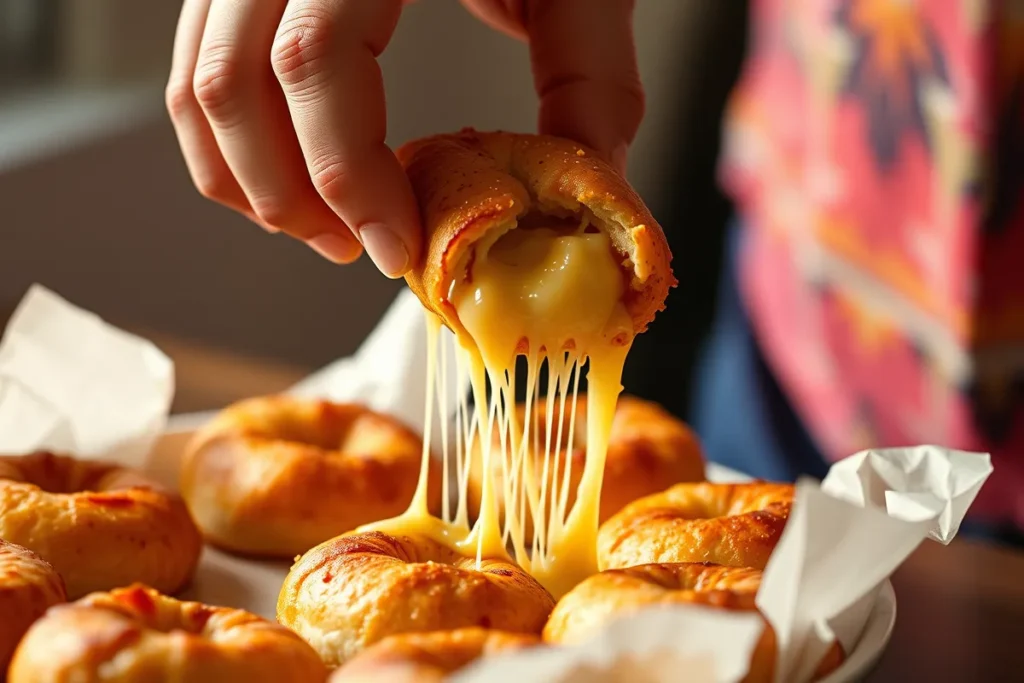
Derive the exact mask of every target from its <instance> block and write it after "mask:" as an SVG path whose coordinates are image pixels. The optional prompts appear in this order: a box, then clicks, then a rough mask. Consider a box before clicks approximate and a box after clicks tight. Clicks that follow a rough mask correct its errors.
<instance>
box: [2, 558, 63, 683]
mask: <svg viewBox="0 0 1024 683" xmlns="http://www.w3.org/2000/svg"><path fill="white" fill-rule="evenodd" d="M65 600H67V595H66V594H65V592H64V581H63V580H62V579H61V578H60V575H59V574H58V573H57V572H56V571H54V569H53V567H51V566H50V563H49V562H47V561H46V560H44V559H43V558H41V557H39V556H38V555H36V554H35V553H34V552H32V551H31V550H29V549H27V548H22V547H21V546H20V545H14V544H13V543H7V542H6V541H0V680H2V679H3V673H4V672H5V671H7V665H8V664H9V663H10V661H11V655H13V654H14V648H15V647H16V646H17V645H18V642H19V641H20V640H21V637H22V636H24V635H25V631H27V630H28V627H29V626H31V625H32V623H33V622H34V621H35V620H36V619H38V618H39V617H41V616H43V613H44V612H46V610H47V608H48V607H51V606H53V605H56V604H59V603H62V602H64V601H65Z"/></svg>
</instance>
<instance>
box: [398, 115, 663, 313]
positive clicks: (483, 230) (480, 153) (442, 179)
mask: <svg viewBox="0 0 1024 683" xmlns="http://www.w3.org/2000/svg"><path fill="white" fill-rule="evenodd" d="M398 158H399V160H400V161H401V162H402V165H403V166H404V167H405V170H406V173H407V174H408V176H409V180H410V181H411V182H412V187H413V191H414V192H415V194H416V198H417V200H418V202H419V206H420V213H421V215H422V216H423V221H424V226H425V229H426V248H425V250H424V254H423V256H422V257H421V259H420V262H419V263H418V264H416V266H415V267H414V268H413V269H412V270H411V271H410V272H409V274H408V275H406V278H405V279H406V282H407V283H408V284H409V288H410V289H412V291H413V292H415V293H416V295H417V296H418V297H419V299H420V301H421V302H423V305H424V306H425V307H426V308H427V309H429V310H431V311H433V312H434V313H437V314H438V315H439V316H440V318H441V319H442V320H443V321H444V322H445V324H446V325H448V326H449V327H450V328H452V329H453V330H455V331H457V332H462V326H461V324H460V323H459V321H458V316H457V315H456V312H455V309H454V307H453V306H452V304H451V303H450V302H449V301H448V286H449V284H450V283H451V282H452V280H453V278H454V277H456V276H458V275H461V273H459V269H461V268H464V267H465V262H466V260H467V258H468V257H469V254H470V251H471V247H473V246H475V245H477V244H478V243H486V244H489V243H492V242H493V240H495V239H497V238H498V237H499V236H500V235H502V234H503V233H505V232H507V231H508V230H511V229H513V228H514V227H516V224H517V221H518V220H519V219H521V218H523V217H524V216H526V215H527V214H528V213H529V212H531V211H539V212H541V213H543V214H546V215H550V216H557V217H568V216H573V215H579V214H580V213H581V212H583V211H586V212H587V213H588V214H589V215H590V216H592V217H593V218H594V219H595V223H594V224H595V225H597V226H598V227H599V228H601V229H602V230H604V231H605V232H606V233H607V234H608V236H609V237H610V239H611V242H612V245H613V247H614V248H615V250H616V252H617V253H618V254H619V255H620V256H621V257H622V260H623V268H624V272H627V273H628V274H629V282H630V287H629V288H628V291H627V294H626V296H625V304H626V309H627V311H628V312H629V314H630V316H631V317H632V319H633V327H634V331H635V332H636V333H640V332H643V331H644V330H646V329H647V326H648V325H649V324H650V323H651V321H652V320H653V319H654V316H655V314H657V313H658V311H660V310H662V309H663V308H664V305H665V298H666V297H667V296H668V291H669V289H670V288H671V287H673V286H675V284H676V280H675V277H674V276H673V275H672V268H671V259H672V255H671V253H670V252H669V248H668V243H667V242H666V240H665V234H664V233H663V232H662V229H661V226H659V225H658V223H657V222H656V221H655V220H654V217H653V216H652V215H651V213H650V211H648V209H647V207H646V206H645V205H644V203H643V200H641V199H640V197H639V196H638V195H637V193H636V192H635V191H634V190H633V188H632V187H631V186H630V185H629V183H628V182H627V181H626V180H625V179H624V178H623V177H622V176H621V175H619V174H618V173H617V172H616V171H615V170H614V169H613V168H612V167H611V166H610V165H608V164H607V163H605V162H604V161H602V160H601V159H600V158H598V157H597V156H596V155H595V154H593V153H592V152H591V151H589V150H587V149H585V148H584V147H582V146H580V145H578V144H576V143H573V142H570V141H568V140H564V139H561V138H555V137H550V136H543V135H526V134H517V133H505V132H491V133H482V132H477V131H474V130H468V129H467V130H463V131H460V132H458V133H454V134H446V135H436V136H432V137H428V138H423V139H421V140H416V141H414V142H410V143H408V144H406V145H404V146H403V147H402V148H400V149H399V150H398Z"/></svg>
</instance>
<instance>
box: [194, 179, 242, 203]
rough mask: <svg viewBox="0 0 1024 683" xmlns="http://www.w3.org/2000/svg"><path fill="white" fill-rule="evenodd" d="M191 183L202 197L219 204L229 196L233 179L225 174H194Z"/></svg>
mask: <svg viewBox="0 0 1024 683" xmlns="http://www.w3.org/2000/svg"><path fill="white" fill-rule="evenodd" d="M192 182H193V183H194V184H195V186H196V189H197V190H199V194H201V195H202V196H203V197H206V198H207V199H211V200H213V201H215V202H220V201H223V200H224V199H225V198H227V197H228V196H229V195H230V192H231V188H232V185H233V184H234V178H233V177H231V176H230V175H228V174H226V173H216V172H207V173H196V174H194V175H193V178H192Z"/></svg>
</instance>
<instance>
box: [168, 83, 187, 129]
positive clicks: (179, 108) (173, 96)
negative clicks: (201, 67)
mask: <svg viewBox="0 0 1024 683" xmlns="http://www.w3.org/2000/svg"><path fill="white" fill-rule="evenodd" d="M193 97H194V95H193V93H192V84H191V83H189V82H188V81H185V80H182V79H179V78H172V79H171V80H170V81H168V83H167V87H166V88H164V105H165V106H166V107H167V113H168V114H170V116H171V121H173V122H175V123H177V122H179V121H181V120H182V119H183V118H184V117H186V116H187V115H188V114H189V113H191V111H192V107H193V105H194V99H193Z"/></svg>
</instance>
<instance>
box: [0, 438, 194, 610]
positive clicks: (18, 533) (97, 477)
mask: <svg viewBox="0 0 1024 683" xmlns="http://www.w3.org/2000/svg"><path fill="white" fill-rule="evenodd" d="M0 538H3V539H5V540H7V541H10V542H12V543H17V544H18V545H22V546H25V547H26V548H29V549H30V550H33V551H34V552H36V553H38V554H39V555H40V556H41V557H42V558H43V559H45V560H46V561H47V562H49V563H50V564H51V565H53V567H54V569H56V570H57V572H58V573H59V574H60V575H61V576H62V577H63V579H64V584H65V586H66V587H67V593H68V597H70V598H71V599H75V598H77V597H81V596H82V595H85V594H86V593H89V592H92V591H95V590H106V589H110V588H115V587H118V586H125V585H127V584H129V583H133V582H135V581H145V582H146V583H147V584H148V585H151V586H153V587H155V588H157V589H158V590H161V591H163V592H166V593H173V592H176V591H178V590H180V589H181V588H183V587H184V586H185V585H186V584H187V583H188V582H189V581H190V580H191V578H192V575H193V573H194V572H195V568H196V565H197V564H198V562H199V553H200V551H201V550H202V539H201V538H200V535H199V531H198V530H197V529H196V526H195V524H193V522H192V518H191V517H190V516H189V514H188V510H187V509H186V507H185V504H184V502H182V500H181V498H180V497H179V496H177V495H176V494H174V493H171V492H169V491H166V490H164V489H162V488H161V487H160V486H159V485H158V484H157V483H155V482H153V481H150V480H148V479H147V478H146V477H145V476H144V475H142V474H141V473H138V472H134V471H132V470H127V469H124V468H121V467H118V466H116V465H113V464H110V463H103V462H96V461H88V460H78V459H75V458H72V457H68V456H61V455H54V454H52V453H42V452H41V453H33V454H30V455H22V456H0Z"/></svg>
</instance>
